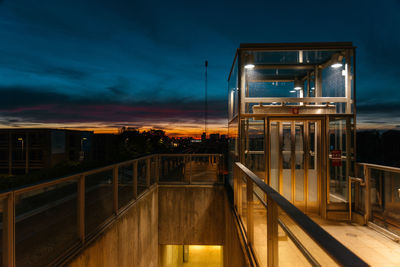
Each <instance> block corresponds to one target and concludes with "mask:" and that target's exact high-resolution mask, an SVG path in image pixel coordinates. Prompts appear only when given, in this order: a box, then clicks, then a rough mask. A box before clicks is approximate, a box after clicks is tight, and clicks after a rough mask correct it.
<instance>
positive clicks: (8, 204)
mask: <svg viewBox="0 0 400 267" xmlns="http://www.w3.org/2000/svg"><path fill="white" fill-rule="evenodd" d="M14 204H15V198H14V193H12V192H11V193H10V194H8V195H7V198H6V199H5V200H3V205H4V206H3V210H4V213H3V216H4V217H3V266H7V267H13V266H15V228H14V226H15V225H14V222H15V209H14Z"/></svg>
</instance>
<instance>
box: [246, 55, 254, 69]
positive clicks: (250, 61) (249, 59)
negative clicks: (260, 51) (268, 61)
mask: <svg viewBox="0 0 400 267" xmlns="http://www.w3.org/2000/svg"><path fill="white" fill-rule="evenodd" d="M244 63H245V65H244V68H245V69H248V70H251V69H254V67H255V66H254V55H252V54H245V55H244Z"/></svg>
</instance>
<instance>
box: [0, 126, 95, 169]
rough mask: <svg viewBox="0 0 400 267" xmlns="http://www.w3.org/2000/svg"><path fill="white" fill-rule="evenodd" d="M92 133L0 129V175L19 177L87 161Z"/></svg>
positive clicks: (89, 154)
mask: <svg viewBox="0 0 400 267" xmlns="http://www.w3.org/2000/svg"><path fill="white" fill-rule="evenodd" d="M92 136H93V132H90V131H75V130H60V129H29V128H28V129H27V128H25V129H0V173H8V174H10V175H11V174H22V173H28V172H29V171H31V170H40V169H46V168H50V167H53V166H54V165H56V164H58V163H60V162H63V161H69V160H71V161H78V160H81V161H82V160H85V159H88V158H91V147H92Z"/></svg>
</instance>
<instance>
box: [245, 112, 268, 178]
mask: <svg viewBox="0 0 400 267" xmlns="http://www.w3.org/2000/svg"><path fill="white" fill-rule="evenodd" d="M264 130H265V127H264V120H257V121H255V120H252V119H248V120H246V121H245V128H244V129H243V134H244V136H245V140H244V154H245V155H244V156H245V165H246V167H247V168H249V169H250V170H251V171H252V172H254V173H255V174H256V175H257V176H258V177H260V178H261V179H262V180H264V178H265V157H264V138H265V131H264Z"/></svg>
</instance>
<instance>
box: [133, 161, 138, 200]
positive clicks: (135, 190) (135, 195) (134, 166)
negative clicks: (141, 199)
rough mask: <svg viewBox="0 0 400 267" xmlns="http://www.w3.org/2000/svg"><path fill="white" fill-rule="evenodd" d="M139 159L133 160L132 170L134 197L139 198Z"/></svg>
mask: <svg viewBox="0 0 400 267" xmlns="http://www.w3.org/2000/svg"><path fill="white" fill-rule="evenodd" d="M137 165H138V161H137V160H135V161H134V162H133V166H132V167H133V168H132V170H133V173H132V176H133V177H132V178H133V197H134V199H137V185H138V180H137V169H138V166H137Z"/></svg>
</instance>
